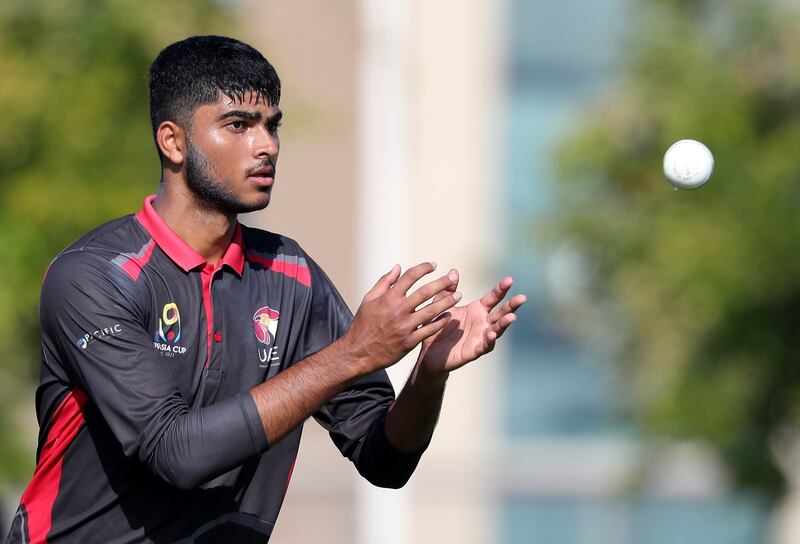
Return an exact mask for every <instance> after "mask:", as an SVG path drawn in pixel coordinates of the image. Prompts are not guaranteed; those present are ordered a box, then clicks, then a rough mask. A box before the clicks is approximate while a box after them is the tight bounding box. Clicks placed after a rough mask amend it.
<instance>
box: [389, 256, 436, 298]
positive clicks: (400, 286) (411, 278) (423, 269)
mask: <svg viewBox="0 0 800 544" xmlns="http://www.w3.org/2000/svg"><path fill="white" fill-rule="evenodd" d="M434 270H436V263H434V262H427V263H420V264H418V265H416V266H412V267H411V268H409V269H408V270H406V271H405V272H404V273H403V275H402V276H400V279H399V280H397V283H395V284H394V287H393V289H396V290H397V291H399V292H400V293H402V294H403V295H405V294H406V293H407V292H408V290H409V289H411V286H412V285H414V284H415V283H417V281H419V279H420V278H421V277H422V276H425V275H426V274H430V273H431V272H433V271H434Z"/></svg>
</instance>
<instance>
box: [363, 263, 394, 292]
mask: <svg viewBox="0 0 800 544" xmlns="http://www.w3.org/2000/svg"><path fill="white" fill-rule="evenodd" d="M399 277H400V265H399V264H396V265H394V266H393V267H392V269H391V270H389V271H388V272H387V273H386V274H384V275H383V276H381V277H380V279H378V281H377V283H376V284H375V285H373V286H372V289H370V290H369V291H367V294H366V295H364V300H373V299H376V298H378V297H379V296H381V295H382V294H384V293H385V292H386V291H388V290H389V288H390V287H391V286H392V284H394V283H395V282H396V281H397V278H399Z"/></svg>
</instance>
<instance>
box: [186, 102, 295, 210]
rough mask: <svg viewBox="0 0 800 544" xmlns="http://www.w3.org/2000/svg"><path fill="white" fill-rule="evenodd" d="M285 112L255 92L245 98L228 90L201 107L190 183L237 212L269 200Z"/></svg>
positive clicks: (189, 160) (190, 154)
mask: <svg viewBox="0 0 800 544" xmlns="http://www.w3.org/2000/svg"><path fill="white" fill-rule="evenodd" d="M281 115H282V114H281V112H280V110H279V109H278V107H277V106H269V105H267V104H266V103H265V102H264V101H263V100H261V99H259V98H258V96H257V95H256V94H255V93H250V94H249V95H246V96H245V100H243V101H241V102H239V101H233V100H231V99H230V98H228V97H227V96H224V95H222V96H221V98H220V99H219V100H217V101H216V102H214V103H212V104H205V105H203V106H200V107H199V108H197V111H195V114H194V117H193V120H192V126H191V129H190V130H188V131H187V135H186V139H187V142H186V143H187V150H186V162H185V166H186V177H187V184H188V187H189V189H190V190H191V191H192V192H193V193H194V194H195V195H196V196H197V197H198V198H199V199H200V200H201V201H202V203H203V204H205V205H207V206H208V207H210V208H212V209H215V210H219V211H221V212H223V213H226V214H231V215H232V214H238V213H246V212H252V211H256V210H261V209H263V208H265V207H266V206H267V204H269V198H270V192H271V191H272V184H273V182H274V179H275V167H276V164H277V161H278V151H279V150H280V142H279V139H278V127H279V126H280V119H281Z"/></svg>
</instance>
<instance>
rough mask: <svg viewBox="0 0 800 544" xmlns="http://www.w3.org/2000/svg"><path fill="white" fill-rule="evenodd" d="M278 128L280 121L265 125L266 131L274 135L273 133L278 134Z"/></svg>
mask: <svg viewBox="0 0 800 544" xmlns="http://www.w3.org/2000/svg"><path fill="white" fill-rule="evenodd" d="M280 126H281V122H280V121H276V122H275V123H270V124H268V125H267V130H269V131H270V132H271V133H275V132H278V129H279V128H280Z"/></svg>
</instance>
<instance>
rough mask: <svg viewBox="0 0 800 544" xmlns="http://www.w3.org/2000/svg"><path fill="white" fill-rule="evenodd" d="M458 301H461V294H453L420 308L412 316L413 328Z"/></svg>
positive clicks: (441, 312)
mask: <svg viewBox="0 0 800 544" xmlns="http://www.w3.org/2000/svg"><path fill="white" fill-rule="evenodd" d="M459 300H461V293H459V292H455V293H452V294H451V295H450V296H449V297H446V298H443V299H441V300H437V301H436V302H431V303H430V304H428V305H427V306H425V307H424V308H420V309H419V310H417V311H416V312H414V315H413V316H412V323H413V324H414V326H415V327H416V326H419V325H423V324H425V323H427V322H428V321H431V320H432V319H433V318H435V317H436V316H438V315H441V314H443V313H444V312H446V311H447V310H449V309H450V308H452V307H453V306H455V305H456V304H458V301H459Z"/></svg>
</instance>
